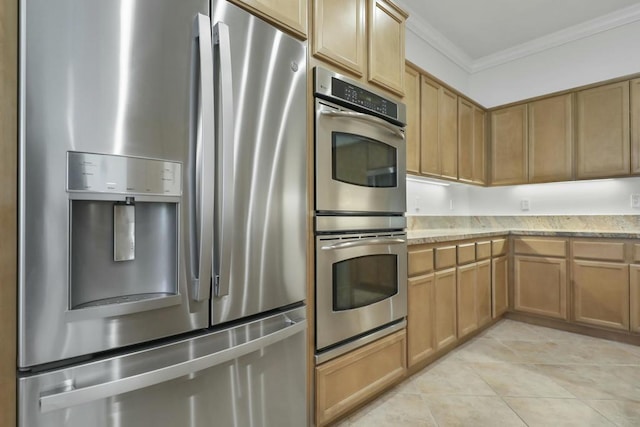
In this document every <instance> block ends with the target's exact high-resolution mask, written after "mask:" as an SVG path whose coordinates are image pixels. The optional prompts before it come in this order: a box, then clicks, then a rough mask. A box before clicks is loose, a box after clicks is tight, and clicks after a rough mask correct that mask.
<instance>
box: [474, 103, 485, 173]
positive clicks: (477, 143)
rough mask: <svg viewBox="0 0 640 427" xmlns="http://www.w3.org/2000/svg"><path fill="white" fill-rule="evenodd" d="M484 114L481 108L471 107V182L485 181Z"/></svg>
mask: <svg viewBox="0 0 640 427" xmlns="http://www.w3.org/2000/svg"><path fill="white" fill-rule="evenodd" d="M484 123H485V114H484V111H482V109H481V108H479V107H477V106H476V107H475V108H474V109H473V182H475V183H476V184H484V183H486V182H487V178H486V177H487V169H486V156H487V154H486V153H487V146H486V144H485V127H484Z"/></svg>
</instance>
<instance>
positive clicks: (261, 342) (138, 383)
mask: <svg viewBox="0 0 640 427" xmlns="http://www.w3.org/2000/svg"><path fill="white" fill-rule="evenodd" d="M306 327H307V321H306V320H305V319H301V320H299V321H293V320H291V319H287V321H286V322H285V324H284V325H283V327H282V328H281V329H278V330H277V331H276V332H273V333H270V334H267V335H264V336H262V337H260V338H258V339H255V340H253V341H248V342H246V343H243V344H240V345H237V346H235V347H231V348H227V349H224V350H222V351H219V352H216V353H212V354H207V355H205V356H201V357H196V358H194V359H191V360H187V361H185V362H181V363H178V364H175V365H171V366H167V367H163V368H160V369H155V370H153V371H148V372H144V373H141V374H137V375H132V376H130V377H126V378H121V379H118V380H115V381H108V382H104V383H100V384H95V385H90V386H86V387H81V388H75V387H74V386H73V385H70V386H68V387H67V388H66V389H65V391H62V392H59V393H55V392H54V393H52V394H43V395H41V396H40V412H43V413H44V412H51V411H56V410H61V409H66V408H70V407H72V406H76V405H81V404H84V403H89V402H93V401H96V400H100V399H106V398H109V397H113V396H117V395H120V394H123V393H128V392H130V391H134V390H139V389H142V388H145V387H150V386H153V385H156V384H160V383H164V382H166V381H171V380H174V379H176V378H180V377H183V376H185V375H190V374H194V373H196V372H199V371H202V370H204V369H208V368H211V367H213V366H216V365H220V364H222V363H226V362H228V361H231V360H234V359H237V358H239V357H242V356H244V355H247V354H249V353H253V352H255V351H258V350H260V349H263V348H266V347H268V346H270V345H271V344H274V343H276V342H279V341H283V340H285V339H287V338H289V337H291V336H293V335H296V334H298V333H300V332H303V331H305V329H306Z"/></svg>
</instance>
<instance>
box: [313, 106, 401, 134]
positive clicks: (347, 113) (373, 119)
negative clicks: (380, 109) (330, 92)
mask: <svg viewBox="0 0 640 427" xmlns="http://www.w3.org/2000/svg"><path fill="white" fill-rule="evenodd" d="M320 114H322V115H323V116H329V117H341V118H347V119H356V120H362V121H365V122H369V123H373V124H376V125H378V126H382V127H383V128H385V129H387V130H388V131H389V132H391V133H392V134H394V135H395V136H397V137H398V138H401V139H404V132H402V131H401V130H400V129H398V128H397V127H396V126H394V125H392V124H391V123H388V122H387V121H385V120H383V119H381V118H378V117H375V116H371V115H369V114H364V113H356V112H353V111H321V112H320Z"/></svg>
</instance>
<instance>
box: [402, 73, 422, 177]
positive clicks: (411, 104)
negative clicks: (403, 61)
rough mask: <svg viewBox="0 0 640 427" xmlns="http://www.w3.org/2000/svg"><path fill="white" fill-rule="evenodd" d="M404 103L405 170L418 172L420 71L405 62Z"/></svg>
mask: <svg viewBox="0 0 640 427" xmlns="http://www.w3.org/2000/svg"><path fill="white" fill-rule="evenodd" d="M404 89H405V90H404V103H405V104H406V105H407V128H406V130H405V140H406V141H407V172H408V173H414V174H419V173H420V72H419V71H418V70H416V69H415V68H413V67H411V66H410V65H408V64H407V66H406V67H405V79H404Z"/></svg>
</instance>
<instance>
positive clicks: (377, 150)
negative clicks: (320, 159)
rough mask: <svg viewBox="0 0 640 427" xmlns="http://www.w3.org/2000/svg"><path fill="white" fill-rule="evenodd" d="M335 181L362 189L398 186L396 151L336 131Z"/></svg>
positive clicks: (333, 139) (333, 157) (369, 140)
mask: <svg viewBox="0 0 640 427" xmlns="http://www.w3.org/2000/svg"><path fill="white" fill-rule="evenodd" d="M332 135H333V136H332V148H333V149H332V160H333V166H332V170H333V179H334V180H337V181H342V182H346V183H349V184H354V185H360V186H363V187H397V184H398V175H397V150H396V149H395V148H394V147H392V146H391V145H388V144H385V143H383V142H380V141H376V140H374V139H369V138H366V137H364V136H361V135H353V134H350V133H341V132H333V134H332Z"/></svg>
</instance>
